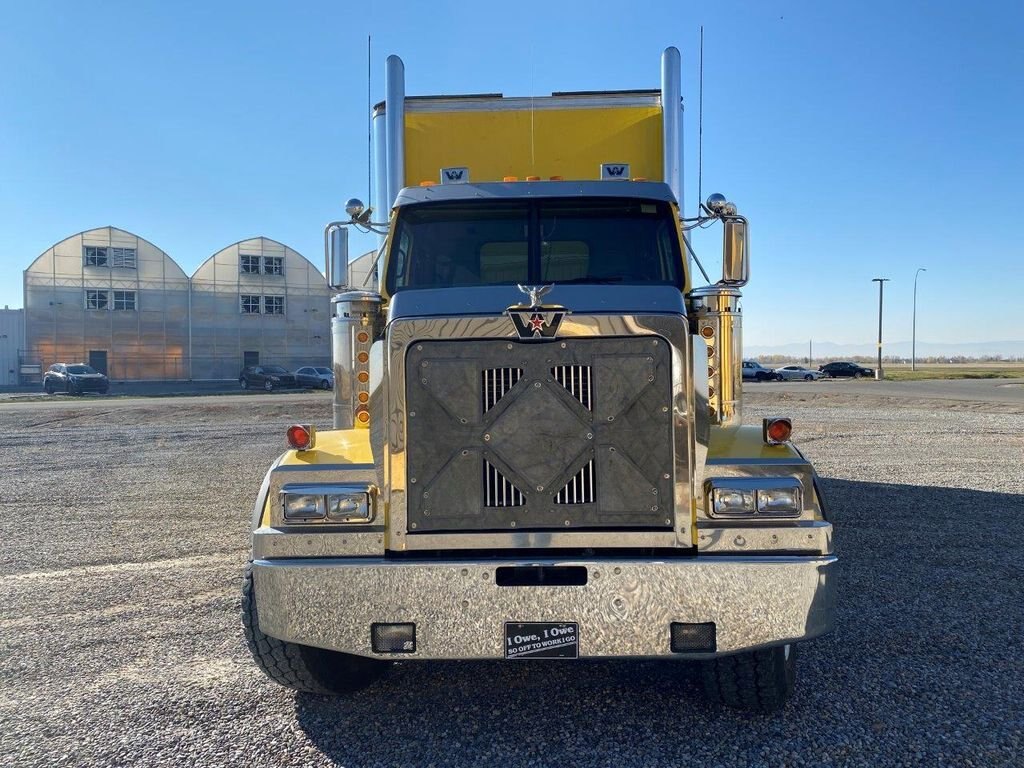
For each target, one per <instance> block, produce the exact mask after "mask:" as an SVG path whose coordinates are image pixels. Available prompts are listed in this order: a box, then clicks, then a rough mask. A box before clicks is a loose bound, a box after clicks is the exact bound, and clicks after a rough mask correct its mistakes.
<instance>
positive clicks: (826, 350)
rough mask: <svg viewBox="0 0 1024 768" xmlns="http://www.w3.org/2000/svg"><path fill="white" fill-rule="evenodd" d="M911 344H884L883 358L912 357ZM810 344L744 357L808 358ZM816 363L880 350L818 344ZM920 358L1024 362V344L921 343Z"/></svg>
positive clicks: (746, 351) (754, 348)
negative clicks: (990, 358) (782, 356)
mask: <svg viewBox="0 0 1024 768" xmlns="http://www.w3.org/2000/svg"><path fill="white" fill-rule="evenodd" d="M910 347H911V344H910V342H909V341H894V342H892V343H891V344H890V343H886V342H883V343H882V354H883V355H885V356H886V357H906V358H909V357H910V351H911V350H910ZM807 352H808V349H807V343H806V342H804V343H803V344H801V343H800V342H796V343H793V344H776V345H773V346H765V345H756V344H755V345H750V346H747V345H744V347H743V356H744V357H747V358H753V357H761V356H769V355H785V356H788V357H796V358H806V357H807ZM813 353H814V359H815V360H821V359H823V358H832V359H837V358H842V357H874V356H875V355H877V354H878V348H877V347H876V346H875V345H874V344H837V343H835V342H832V341H816V342H814V349H813ZM917 356H918V357H976V358H981V357H996V356H1002V357H1004V358H1007V359H1014V358H1024V341H976V342H931V341H919V342H917Z"/></svg>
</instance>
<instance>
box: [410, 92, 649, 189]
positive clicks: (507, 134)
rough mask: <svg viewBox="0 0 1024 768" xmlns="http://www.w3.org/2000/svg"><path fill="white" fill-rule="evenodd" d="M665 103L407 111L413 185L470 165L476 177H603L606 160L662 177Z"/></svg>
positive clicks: (638, 174)
mask: <svg viewBox="0 0 1024 768" xmlns="http://www.w3.org/2000/svg"><path fill="white" fill-rule="evenodd" d="M662 151H663V148H662V133H661V108H660V107H657V106H639V107H638V106H628V107H625V106H623V107H586V108H584V107H574V108H571V109H535V110H529V109H521V110H520V109H516V110H511V109H505V110H486V111H484V110H473V111H444V112H416V111H411V110H410V111H407V112H406V114H405V185H406V186H416V185H418V184H419V183H420V182H421V181H433V182H437V181H439V179H440V171H441V169H442V168H450V167H458V166H466V167H468V168H469V178H470V181H471V182H483V181H501V180H502V179H503V178H504V177H506V176H516V177H518V178H519V180H520V181H523V180H525V179H526V177H527V176H540V177H541V178H542V179H548V178H550V177H551V176H562V177H563V178H565V179H566V180H567V181H569V180H571V181H576V180H583V179H599V178H600V169H601V164H602V163H629V165H630V173H631V175H632V176H633V177H642V178H645V179H647V180H648V181H662Z"/></svg>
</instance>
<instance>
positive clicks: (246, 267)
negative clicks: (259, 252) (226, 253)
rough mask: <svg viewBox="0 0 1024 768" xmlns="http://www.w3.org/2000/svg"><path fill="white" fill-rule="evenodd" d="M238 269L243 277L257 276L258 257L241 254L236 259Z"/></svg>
mask: <svg viewBox="0 0 1024 768" xmlns="http://www.w3.org/2000/svg"><path fill="white" fill-rule="evenodd" d="M238 268H239V269H240V270H241V271H242V274H243V275H258V274H259V273H260V257H259V256H250V255H247V254H244V253H243V254H242V255H241V256H239V257H238Z"/></svg>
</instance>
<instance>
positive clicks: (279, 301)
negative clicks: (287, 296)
mask: <svg viewBox="0 0 1024 768" xmlns="http://www.w3.org/2000/svg"><path fill="white" fill-rule="evenodd" d="M263 313H264V314H266V315H283V314H284V296H264V297H263Z"/></svg>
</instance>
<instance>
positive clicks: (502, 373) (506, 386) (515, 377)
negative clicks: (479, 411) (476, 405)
mask: <svg viewBox="0 0 1024 768" xmlns="http://www.w3.org/2000/svg"><path fill="white" fill-rule="evenodd" d="M522 375H523V369H522V368H485V369H484V370H483V372H482V376H483V405H484V413H487V412H488V411H489V410H491V408H493V407H494V406H496V405H497V404H498V401H499V400H501V398H503V397H504V396H505V395H506V394H507V393H508V391H509V390H510V389H512V387H514V386H515V385H516V383H517V382H518V381H519V378H520V377H521V376H522Z"/></svg>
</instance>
